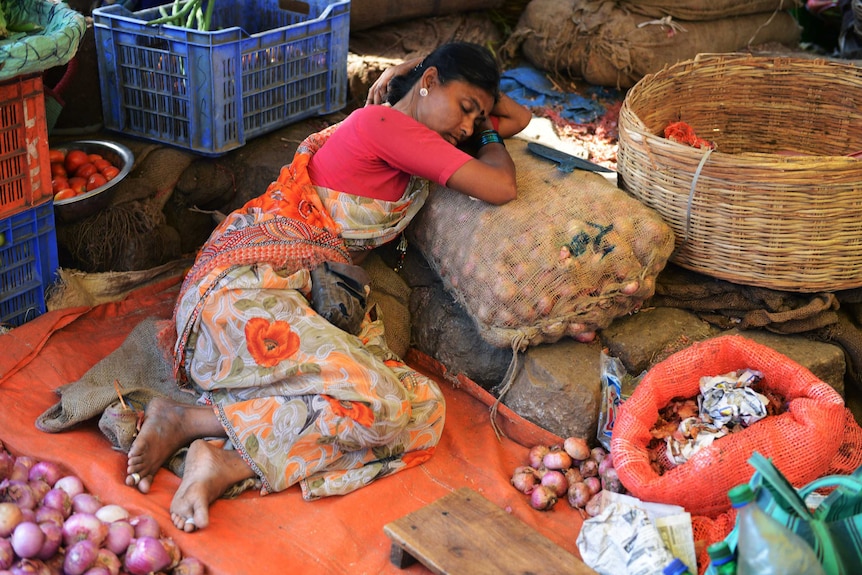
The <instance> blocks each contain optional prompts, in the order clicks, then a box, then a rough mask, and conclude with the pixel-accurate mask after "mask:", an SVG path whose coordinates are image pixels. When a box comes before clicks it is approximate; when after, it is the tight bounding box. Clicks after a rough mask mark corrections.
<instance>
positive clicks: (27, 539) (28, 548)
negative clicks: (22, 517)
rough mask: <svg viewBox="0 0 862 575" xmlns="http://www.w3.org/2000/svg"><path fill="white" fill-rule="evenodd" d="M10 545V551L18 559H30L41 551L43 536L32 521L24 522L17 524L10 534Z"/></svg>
mask: <svg viewBox="0 0 862 575" xmlns="http://www.w3.org/2000/svg"><path fill="white" fill-rule="evenodd" d="M9 542H10V543H11V544H12V549H13V550H14V551H15V554H16V555H17V556H18V557H21V558H23V559H30V558H32V557H35V556H36V555H37V554H38V553H39V550H40V549H42V544H43V543H44V542H45V534H44V533H43V532H42V530H41V529H40V528H39V526H38V525H37V524H35V523H33V522H32V521H24V522H22V523H19V524H18V526H17V527H16V528H15V531H13V532H12V537H11V538H10V539H9Z"/></svg>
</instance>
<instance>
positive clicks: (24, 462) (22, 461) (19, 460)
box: [15, 455, 36, 474]
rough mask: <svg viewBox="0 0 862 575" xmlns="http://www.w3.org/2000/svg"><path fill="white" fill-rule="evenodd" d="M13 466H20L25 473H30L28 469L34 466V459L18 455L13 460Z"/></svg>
mask: <svg viewBox="0 0 862 575" xmlns="http://www.w3.org/2000/svg"><path fill="white" fill-rule="evenodd" d="M15 465H19V466H21V467H22V468H23V469H26V470H27V473H28V474H29V473H30V468H32V467H33V466H34V465H36V458H35V457H30V456H29V455H19V456H18V457H16V458H15Z"/></svg>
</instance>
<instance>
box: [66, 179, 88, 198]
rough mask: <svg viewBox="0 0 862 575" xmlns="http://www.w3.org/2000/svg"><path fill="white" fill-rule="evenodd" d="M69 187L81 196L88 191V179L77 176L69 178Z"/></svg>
mask: <svg viewBox="0 0 862 575" xmlns="http://www.w3.org/2000/svg"><path fill="white" fill-rule="evenodd" d="M69 187H70V188H72V189H73V190H75V191H76V192H78V193H79V194H83V193H84V192H86V191H87V179H86V178H79V177H77V176H75V177H71V178H69Z"/></svg>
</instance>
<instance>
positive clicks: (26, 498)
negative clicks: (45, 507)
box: [0, 479, 36, 509]
mask: <svg viewBox="0 0 862 575" xmlns="http://www.w3.org/2000/svg"><path fill="white" fill-rule="evenodd" d="M3 483H4V485H3V486H0V500H2V501H6V502H8V503H14V504H15V505H17V506H18V507H20V508H21V509H34V508H35V507H36V498H35V497H34V496H33V490H32V489H31V488H30V484H29V483H27V482H26V481H21V480H18V479H13V480H11V481H4V482H3Z"/></svg>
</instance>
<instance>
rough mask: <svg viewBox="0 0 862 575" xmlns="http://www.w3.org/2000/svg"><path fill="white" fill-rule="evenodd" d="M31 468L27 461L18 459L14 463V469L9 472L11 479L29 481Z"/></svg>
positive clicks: (9, 478)
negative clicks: (21, 461) (23, 461)
mask: <svg viewBox="0 0 862 575" xmlns="http://www.w3.org/2000/svg"><path fill="white" fill-rule="evenodd" d="M29 476H30V468H29V467H27V465H26V464H25V463H19V462H18V459H15V462H14V463H13V464H12V470H11V471H10V472H9V477H7V478H6V479H8V480H9V481H27V480H28V479H29V478H30V477H29Z"/></svg>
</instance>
